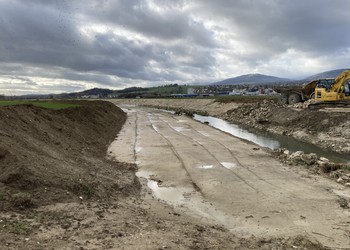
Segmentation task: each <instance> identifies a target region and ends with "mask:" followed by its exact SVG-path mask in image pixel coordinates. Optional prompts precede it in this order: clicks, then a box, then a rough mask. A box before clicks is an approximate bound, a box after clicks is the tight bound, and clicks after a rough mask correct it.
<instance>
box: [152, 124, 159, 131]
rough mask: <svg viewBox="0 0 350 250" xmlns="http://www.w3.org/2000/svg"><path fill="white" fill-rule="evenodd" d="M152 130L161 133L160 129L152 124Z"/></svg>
mask: <svg viewBox="0 0 350 250" xmlns="http://www.w3.org/2000/svg"><path fill="white" fill-rule="evenodd" d="M152 128H153V129H154V130H155V131H156V132H159V130H158V127H157V126H156V125H154V123H152Z"/></svg>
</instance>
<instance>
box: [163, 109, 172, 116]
mask: <svg viewBox="0 0 350 250" xmlns="http://www.w3.org/2000/svg"><path fill="white" fill-rule="evenodd" d="M159 111H162V112H165V113H170V114H173V115H175V111H173V110H166V109H159Z"/></svg>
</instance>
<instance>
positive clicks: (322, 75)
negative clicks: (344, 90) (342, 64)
mask: <svg viewBox="0 0 350 250" xmlns="http://www.w3.org/2000/svg"><path fill="white" fill-rule="evenodd" d="M344 70H346V69H335V70H331V71H325V72H322V73H319V74H316V75H312V76H309V77H307V78H305V81H312V80H316V79H321V78H336V77H337V76H338V75H340V74H341V73H342V72H343V71H344Z"/></svg>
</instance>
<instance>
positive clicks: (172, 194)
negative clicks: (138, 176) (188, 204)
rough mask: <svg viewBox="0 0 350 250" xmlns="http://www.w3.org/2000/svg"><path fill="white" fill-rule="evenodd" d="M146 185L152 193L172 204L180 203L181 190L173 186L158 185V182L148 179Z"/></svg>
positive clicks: (182, 197) (181, 198)
mask: <svg viewBox="0 0 350 250" xmlns="http://www.w3.org/2000/svg"><path fill="white" fill-rule="evenodd" d="M147 186H148V187H149V188H150V189H151V190H152V191H153V193H154V195H155V196H156V197H157V198H158V199H161V200H164V201H166V202H168V203H170V204H173V205H180V204H181V203H182V202H183V200H184V196H183V191H182V190H178V189H177V188H173V187H159V186H158V182H156V181H152V180H148V182H147Z"/></svg>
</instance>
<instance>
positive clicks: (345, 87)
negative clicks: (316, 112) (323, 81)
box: [315, 69, 350, 102]
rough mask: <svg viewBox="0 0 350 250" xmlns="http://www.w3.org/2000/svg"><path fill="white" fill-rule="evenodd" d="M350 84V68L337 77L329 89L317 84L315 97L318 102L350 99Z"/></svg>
mask: <svg viewBox="0 0 350 250" xmlns="http://www.w3.org/2000/svg"><path fill="white" fill-rule="evenodd" d="M349 84H350V69H347V70H345V71H343V72H342V73H341V74H340V75H339V76H338V77H337V78H336V79H335V83H334V84H333V86H332V87H331V88H330V89H329V90H327V89H326V88H324V87H320V86H317V87H316V89H315V93H316V95H315V99H316V101H317V102H336V101H347V100H350V93H349V91H350V90H349V87H350V86H349Z"/></svg>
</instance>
